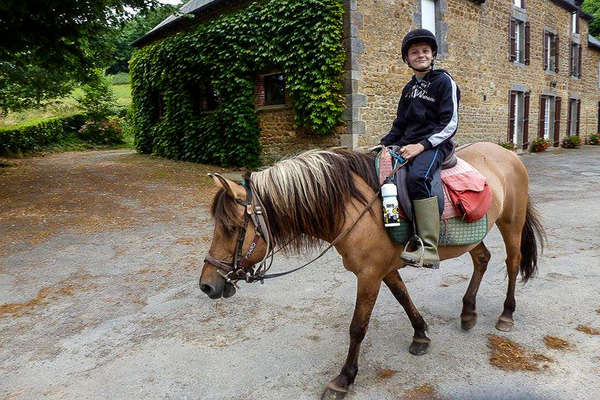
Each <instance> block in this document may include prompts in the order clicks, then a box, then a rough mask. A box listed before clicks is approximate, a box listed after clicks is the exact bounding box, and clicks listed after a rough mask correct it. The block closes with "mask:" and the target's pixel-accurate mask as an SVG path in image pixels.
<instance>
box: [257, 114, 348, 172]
mask: <svg viewBox="0 0 600 400" xmlns="http://www.w3.org/2000/svg"><path fill="white" fill-rule="evenodd" d="M256 112H257V113H258V119H259V121H260V142H261V145H262V156H261V160H262V162H263V164H264V165H269V164H272V163H273V162H275V161H277V160H280V159H281V158H284V157H287V156H290V155H293V154H297V153H300V152H302V151H304V150H308V149H314V148H328V147H332V146H339V145H340V134H342V133H343V132H344V126H339V127H338V128H336V130H335V132H334V134H333V135H329V136H318V135H315V134H312V133H310V132H307V131H306V130H305V129H302V128H294V111H293V108H292V106H291V105H285V106H265V107H258V108H257V111H256Z"/></svg>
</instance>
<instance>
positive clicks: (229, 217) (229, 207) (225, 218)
mask: <svg viewBox="0 0 600 400" xmlns="http://www.w3.org/2000/svg"><path fill="white" fill-rule="evenodd" d="M210 213H211V215H212V217H213V219H214V220H215V224H216V225H220V226H221V227H222V228H223V230H224V231H225V233H227V234H231V233H232V232H233V230H234V229H235V228H236V227H237V226H241V224H242V219H241V217H240V215H239V211H238V210H237V203H236V202H235V200H233V198H231V196H229V195H228V194H227V193H226V192H225V190H224V189H219V191H218V192H217V194H216V195H215V197H214V198H213V202H212V206H211V208H210Z"/></svg>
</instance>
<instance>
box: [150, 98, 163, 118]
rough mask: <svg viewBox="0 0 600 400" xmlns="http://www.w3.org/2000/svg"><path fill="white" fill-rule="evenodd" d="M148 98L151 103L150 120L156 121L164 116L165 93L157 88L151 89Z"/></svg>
mask: <svg viewBox="0 0 600 400" xmlns="http://www.w3.org/2000/svg"><path fill="white" fill-rule="evenodd" d="M150 99H151V103H152V112H151V118H152V121H153V122H158V121H160V120H161V119H163V118H164V117H165V94H164V93H163V92H160V91H158V90H153V91H152V92H151V94H150Z"/></svg>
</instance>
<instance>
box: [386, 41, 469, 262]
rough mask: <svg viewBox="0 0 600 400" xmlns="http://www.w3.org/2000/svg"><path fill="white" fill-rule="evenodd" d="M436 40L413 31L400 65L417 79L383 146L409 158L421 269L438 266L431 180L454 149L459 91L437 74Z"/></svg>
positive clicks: (413, 258)
mask: <svg viewBox="0 0 600 400" xmlns="http://www.w3.org/2000/svg"><path fill="white" fill-rule="evenodd" d="M437 49H438V46H437V41H436V39H435V36H434V35H433V33H431V32H430V31H428V30H426V29H416V30H413V31H411V32H409V33H408V34H407V35H406V36H405V37H404V40H403V41H402V61H404V62H405V63H406V64H408V66H409V67H410V68H412V70H413V71H414V76H413V78H412V79H411V81H410V82H408V84H407V85H406V86H405V87H404V89H403V90H402V97H401V98H400V102H399V104H398V111H397V116H396V119H395V121H394V123H393V124H392V129H391V130H390V132H389V133H388V134H387V135H385V136H384V137H383V138H382V139H381V143H380V144H381V145H383V146H389V145H397V146H400V150H399V152H398V154H399V155H401V156H402V157H403V158H405V159H406V160H408V164H407V165H406V167H405V168H407V189H408V195H409V196H410V198H411V200H412V203H413V210H414V218H415V221H416V227H417V234H418V236H419V237H420V238H421V240H422V241H423V250H424V253H423V265H424V266H426V267H437V265H439V261H440V260H439V256H438V252H437V245H438V237H439V232H440V221H439V220H440V214H439V208H438V201H437V196H433V195H432V193H431V180H432V177H433V175H434V173H435V172H436V171H437V169H439V168H440V166H441V164H442V162H443V161H444V160H445V159H446V157H447V156H448V155H449V154H450V153H451V152H452V151H453V149H454V143H453V142H452V140H451V138H452V136H454V134H455V133H456V128H457V126H458V103H459V101H460V90H459V89H458V87H457V86H456V83H455V82H454V80H452V78H451V77H450V75H449V74H448V73H447V72H446V71H444V70H443V69H438V70H434V69H433V63H434V59H435V56H436V54H437ZM420 256H421V249H420V248H419V249H416V250H415V251H412V252H409V251H404V252H403V253H402V259H403V260H404V261H405V262H406V263H407V264H413V265H414V264H417V263H418V262H419V259H420Z"/></svg>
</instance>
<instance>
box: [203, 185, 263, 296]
mask: <svg viewBox="0 0 600 400" xmlns="http://www.w3.org/2000/svg"><path fill="white" fill-rule="evenodd" d="M244 188H245V189H246V201H242V200H239V199H235V202H236V203H238V204H240V205H242V206H244V225H243V227H242V229H241V231H240V234H239V236H238V239H237V245H236V249H235V252H234V253H233V261H231V262H227V261H222V260H218V259H216V258H214V257H213V256H211V255H210V254H207V255H206V257H205V258H204V262H207V263H209V264H211V265H213V266H215V267H216V268H217V272H218V273H219V274H220V275H221V276H222V277H223V278H225V281H226V282H227V283H231V284H234V285H235V283H236V282H237V281H239V280H245V281H246V282H256V281H260V282H261V283H262V281H263V278H264V276H265V273H266V272H267V271H268V270H269V268H271V265H272V264H273V249H272V248H271V232H270V230H269V225H268V223H267V220H266V218H265V214H264V206H263V203H262V201H261V199H260V197H259V196H258V193H256V191H255V190H254V189H253V188H252V182H250V180H249V179H248V180H246V182H245V183H244ZM250 220H252V223H253V224H254V229H255V231H256V234H255V235H254V238H253V239H252V242H250V246H248V251H247V252H246V254H245V255H244V256H242V252H243V249H242V248H243V246H244V240H245V238H246V231H247V229H248V223H249V222H250ZM261 238H262V239H263V240H264V241H265V243H266V244H267V251H266V252H265V256H264V257H263V259H262V260H261V261H260V262H258V263H257V264H258V268H257V269H256V270H255V269H254V264H251V263H250V256H252V253H254V250H255V249H256V245H257V244H258V241H259V240H260V239H261ZM269 256H270V257H271V262H270V263H269V265H268V266H267V261H266V260H267V258H269Z"/></svg>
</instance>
